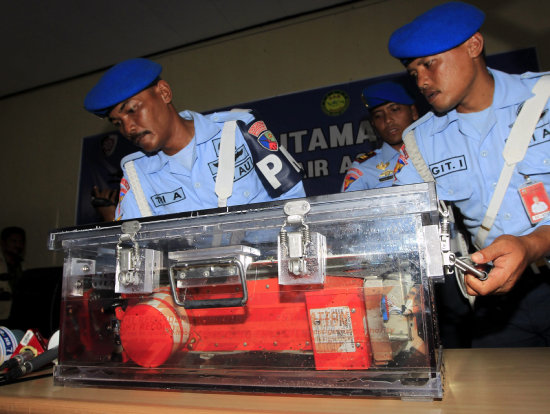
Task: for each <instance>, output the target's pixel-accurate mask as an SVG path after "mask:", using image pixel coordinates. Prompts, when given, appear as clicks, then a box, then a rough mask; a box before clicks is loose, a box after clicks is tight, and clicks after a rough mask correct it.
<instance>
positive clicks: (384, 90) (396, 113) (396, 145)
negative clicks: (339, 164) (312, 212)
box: [342, 81, 418, 191]
mask: <svg viewBox="0 0 550 414" xmlns="http://www.w3.org/2000/svg"><path fill="white" fill-rule="evenodd" d="M362 97H363V102H364V103H365V106H366V107H367V111H368V116H369V120H370V122H371V125H372V127H373V129H374V131H375V133H376V134H377V136H378V137H379V138H380V139H381V140H382V146H381V147H380V148H379V149H377V150H376V151H371V152H369V153H367V154H360V155H359V156H358V157H357V158H356V159H355V161H354V162H353V164H352V165H351V166H350V168H349V169H348V171H347V174H346V177H345V178H344V183H343V185H342V191H357V190H368V189H371V188H381V187H389V186H391V185H392V183H393V170H394V167H395V164H396V162H397V158H398V157H399V149H400V148H401V146H402V145H403V140H402V139H401V135H402V133H403V130H404V129H405V128H406V127H408V126H409V125H410V124H411V123H412V122H414V121H415V120H416V119H418V112H417V110H416V106H415V105H414V99H413V98H411V96H410V95H409V94H408V93H407V91H406V90H405V88H404V87H403V86H402V85H401V84H399V83H397V82H391V81H387V82H379V83H376V84H374V85H371V86H368V87H366V88H365V89H364V90H363V93H362Z"/></svg>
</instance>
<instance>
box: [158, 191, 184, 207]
mask: <svg viewBox="0 0 550 414" xmlns="http://www.w3.org/2000/svg"><path fill="white" fill-rule="evenodd" d="M151 200H152V201H153V204H154V205H155V207H162V206H166V205H168V204H172V203H177V202H178V201H182V200H185V193H184V192H183V189H182V188H181V187H180V188H178V189H177V190H174V191H170V192H168V193H161V194H155V195H154V196H152V197H151Z"/></svg>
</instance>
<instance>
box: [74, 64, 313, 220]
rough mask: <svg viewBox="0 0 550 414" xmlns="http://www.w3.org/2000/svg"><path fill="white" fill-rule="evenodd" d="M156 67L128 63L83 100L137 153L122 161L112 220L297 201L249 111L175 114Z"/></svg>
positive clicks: (290, 172) (293, 184) (280, 153)
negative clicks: (130, 142) (120, 179)
mask: <svg viewBox="0 0 550 414" xmlns="http://www.w3.org/2000/svg"><path fill="white" fill-rule="evenodd" d="M161 71H162V67H161V66H160V65H159V64H158V63H156V62H153V61H151V60H148V59H141V58H138V59H130V60H127V61H124V62H122V63H119V64H117V65H115V66H113V67H112V68H111V69H109V70H108V71H107V72H106V73H105V74H104V75H103V76H102V77H101V79H100V80H99V82H98V83H97V84H96V85H95V86H94V87H93V88H92V89H91V90H90V92H89V93H88V94H87V96H86V98H85V100H84V107H85V109H86V110H88V111H89V112H91V113H93V114H96V115H98V116H100V117H102V118H107V119H108V120H109V121H110V122H111V123H112V124H113V125H114V126H115V127H117V128H118V129H119V131H120V133H121V134H122V135H123V136H124V137H126V138H127V139H129V140H130V141H132V142H133V143H134V144H136V145H137V146H139V147H140V148H141V149H142V151H140V152H136V153H134V154H130V155H128V156H126V157H125V158H123V159H122V161H121V164H122V168H123V171H124V177H123V179H122V181H121V184H120V195H119V203H118V206H117V209H116V217H115V218H116V219H117V220H125V219H132V218H136V217H143V216H150V215H162V214H170V213H178V212H182V211H194V210H201V209H207V208H215V207H225V206H228V205H241V204H249V203H256V202H265V201H271V200H276V199H286V198H295V197H304V196H305V192H304V188H303V185H302V181H301V176H302V175H301V171H300V168H299V166H298V164H297V163H296V162H295V161H294V160H293V159H292V157H291V156H290V154H289V153H288V152H287V151H286V149H285V148H283V147H279V145H278V143H277V140H276V138H275V137H274V135H273V134H272V133H271V131H270V130H269V129H268V128H267V126H266V124H265V123H264V122H263V121H262V120H260V119H256V118H255V117H254V115H253V114H251V113H250V112H248V111H242V110H235V111H230V112H220V113H214V114H211V115H201V114H199V113H196V112H192V111H183V112H180V113H178V112H177V111H176V109H175V108H174V106H173V104H172V89H171V88H170V85H169V84H168V83H167V82H166V81H165V80H163V79H161V78H160V73H161Z"/></svg>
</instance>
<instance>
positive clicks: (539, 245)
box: [465, 226, 550, 296]
mask: <svg viewBox="0 0 550 414" xmlns="http://www.w3.org/2000/svg"><path fill="white" fill-rule="evenodd" d="M549 253H550V226H541V227H539V228H538V229H536V230H535V231H534V232H533V233H531V234H529V235H527V236H519V237H516V236H511V235H509V234H505V235H502V236H500V237H497V238H496V239H495V241H494V242H493V243H491V244H490V245H489V246H487V247H485V248H484V249H481V250H480V251H478V252H476V253H474V254H472V260H473V261H474V263H476V264H485V263H489V262H493V269H492V270H491V272H490V273H489V277H488V278H487V280H484V281H481V280H478V279H476V278H475V277H474V276H471V275H468V274H467V275H466V278H465V281H466V290H467V292H468V294H470V295H472V296H478V295H488V294H503V293H507V292H509V291H510V290H511V289H512V287H513V286H514V285H515V284H516V282H517V281H518V279H519V278H520V276H521V275H522V273H523V272H524V270H525V268H526V267H527V266H528V265H529V264H530V263H532V262H535V261H537V260H538V259H540V258H542V257H544V256H545V255H547V254H549Z"/></svg>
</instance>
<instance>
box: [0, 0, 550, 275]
mask: <svg viewBox="0 0 550 414" xmlns="http://www.w3.org/2000/svg"><path fill="white" fill-rule="evenodd" d="M442 2H443V1H436V0H417V1H414V2H411V1H409V0H387V1H372V0H365V1H362V2H356V3H352V4H349V5H346V6H342V7H340V8H337V9H332V10H330V11H325V12H320V13H316V14H313V15H309V16H304V17H300V18H296V19H292V20H287V21H283V22H278V23H275V24H272V25H266V26H263V27H259V28H255V29H252V30H248V31H245V32H242V33H238V34H234V35H230V36H226V37H223V38H219V39H215V40H211V41H208V42H204V43H200V44H196V45H193V46H191V47H184V48H181V49H179V50H174V51H171V52H170V53H165V54H162V55H158V56H151V57H152V58H153V59H154V60H156V61H158V62H159V63H161V64H162V65H163V67H164V71H163V76H164V77H165V78H166V79H167V80H169V81H170V84H171V86H172V87H173V90H174V91H175V102H174V103H175V105H176V107H177V108H178V109H181V110H183V109H193V110H197V111H208V110H209V109H212V108H219V107H224V106H230V105H237V104H239V103H241V102H249V101H252V100H257V99H262V98H266V97H269V96H276V95H281V94H286V93H291V92H296V91H301V90H308V89H312V88H318V87H322V86H328V85H331V84H337V83H342V82H347V81H353V80H359V79H365V78H371V77H376V76H382V75H385V74H389V73H396V72H402V71H403V67H402V66H400V64H399V63H398V62H397V61H396V60H395V59H393V58H391V57H390V56H389V54H388V52H387V48H386V46H387V41H388V38H389V36H390V34H391V33H392V31H393V30H394V29H395V28H397V27H399V26H401V25H403V24H404V23H406V22H407V21H410V20H411V19H412V18H414V17H415V16H416V15H417V14H418V13H419V11H421V10H426V9H428V8H430V7H432V6H434V5H436V4H440V3H442ZM471 3H473V4H475V5H477V6H479V7H480V8H482V9H483V10H484V11H485V12H486V14H487V20H486V23H485V25H484V36H485V39H486V45H487V50H486V51H487V53H488V54H495V53H502V52H506V51H512V50H516V49H521V48H525V47H536V48H537V51H538V54H539V63H540V67H541V70H550V45H549V44H548V42H547V39H548V33H549V31H550V21H548V19H547V18H546V16H548V12H549V11H550V4H549V3H545V2H538V1H535V0H509V1H498V2H497V1H494V0H477V1H471ZM151 35H154V34H151ZM130 57H133V56H127V55H125V54H124V51H121V54H120V60H123V59H126V58H130ZM67 59H71V57H70V56H67ZM113 63H115V62H113ZM59 64H60V65H62V64H63V62H60V63H59ZM35 70H40V67H39V66H38V67H37V68H35ZM100 75H101V73H97V74H92V75H87V76H83V77H79V78H76V79H71V80H68V81H66V82H61V83H57V84H55V85H52V86H47V87H43V88H38V89H36V90H33V91H30V92H26V93H22V94H19V95H15V96H12V97H9V98H5V99H2V100H0V121H1V125H2V132H3V150H2V151H1V152H0V175H1V177H2V183H3V197H4V200H3V202H2V204H1V206H0V227H3V226H5V225H13V224H17V225H19V226H21V227H23V228H25V229H26V231H27V251H28V252H29V254H28V258H29V262H28V263H27V267H28V268H32V267H43V266H54V265H58V264H60V263H61V256H60V255H56V254H53V253H51V252H49V251H48V250H47V249H46V246H47V236H48V232H49V230H51V229H53V228H56V227H65V226H72V225H73V224H74V223H75V208H76V201H77V186H78V175H79V162H80V152H81V142H82V138H83V137H85V136H90V135H94V134H99V133H103V132H107V131H109V130H112V128H111V127H109V125H108V124H107V123H106V122H105V121H102V120H100V119H99V118H98V119H94V117H91V116H89V114H87V113H86V112H85V111H84V109H82V102H83V98H84V96H85V94H86V92H87V91H88V90H89V89H90V88H91V87H92V86H93V85H94V84H95V82H96V81H97V80H98V79H99V77H100ZM6 81H9V80H6ZM263 115H264V117H265V118H266V120H268V121H269V113H265V114H263ZM296 116H299V113H298V114H296ZM31 252H32V254H31Z"/></svg>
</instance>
